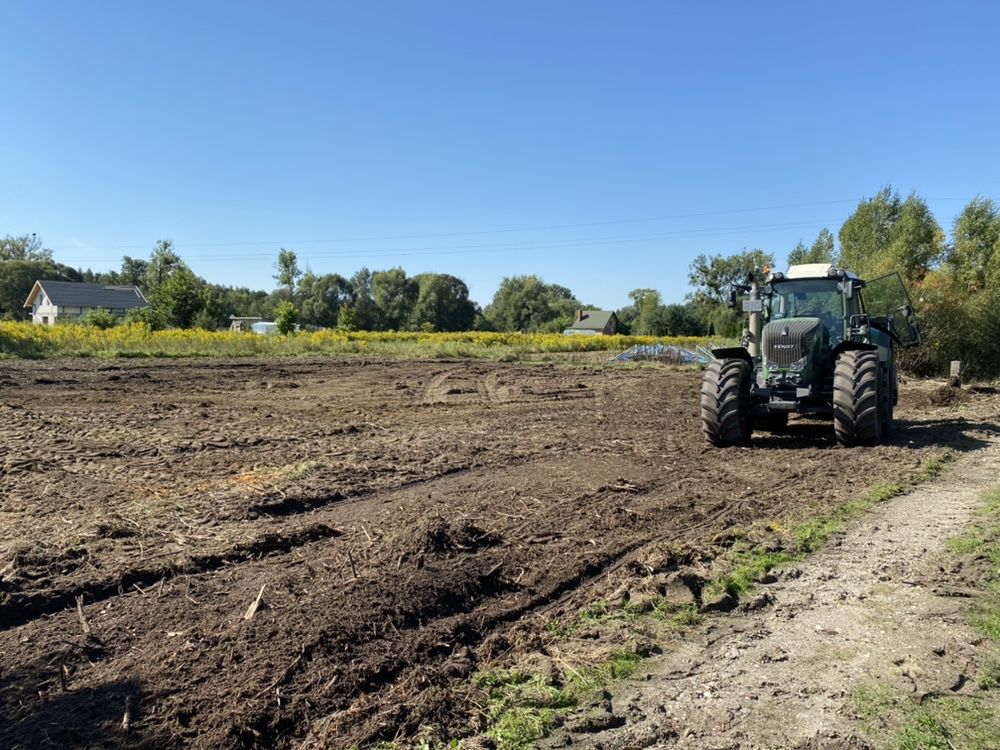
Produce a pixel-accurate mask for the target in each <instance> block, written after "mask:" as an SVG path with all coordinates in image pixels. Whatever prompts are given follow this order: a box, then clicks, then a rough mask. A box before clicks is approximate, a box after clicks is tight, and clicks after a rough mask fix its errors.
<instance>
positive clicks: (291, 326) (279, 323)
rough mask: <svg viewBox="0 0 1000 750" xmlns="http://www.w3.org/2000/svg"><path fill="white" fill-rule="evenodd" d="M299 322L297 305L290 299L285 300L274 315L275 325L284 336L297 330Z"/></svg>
mask: <svg viewBox="0 0 1000 750" xmlns="http://www.w3.org/2000/svg"><path fill="white" fill-rule="evenodd" d="M298 322H299V311H298V310H296V309H295V305H294V304H293V303H291V302H289V301H288V300H285V301H284V302H282V303H281V304H280V305H278V310H277V312H276V313H275V315H274V327H275V330H277V331H278V333H280V334H282V335H283V336H287V335H288V334H290V333H292V332H293V331H294V330H295V326H296V325H297V324H298Z"/></svg>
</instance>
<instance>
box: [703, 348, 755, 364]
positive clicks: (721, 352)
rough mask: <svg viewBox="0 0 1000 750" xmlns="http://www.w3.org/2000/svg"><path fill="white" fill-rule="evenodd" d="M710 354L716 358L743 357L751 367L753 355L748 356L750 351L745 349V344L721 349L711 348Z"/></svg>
mask: <svg viewBox="0 0 1000 750" xmlns="http://www.w3.org/2000/svg"><path fill="white" fill-rule="evenodd" d="M712 354H714V355H715V356H716V357H717V358H718V359H745V360H746V361H747V362H749V363H750V366H751V367H753V357H751V356H750V352H748V351H747V349H746V347H745V346H728V347H723V348H721V349H713V350H712Z"/></svg>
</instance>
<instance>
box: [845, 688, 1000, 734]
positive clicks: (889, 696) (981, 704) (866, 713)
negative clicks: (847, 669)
mask: <svg viewBox="0 0 1000 750" xmlns="http://www.w3.org/2000/svg"><path fill="white" fill-rule="evenodd" d="M850 702H851V707H852V709H853V710H854V713H855V715H856V716H857V717H858V718H859V719H860V720H861V723H862V726H863V727H864V728H865V731H866V732H868V733H869V734H873V735H877V736H878V737H879V739H880V741H881V742H880V744H881V745H883V746H885V747H887V748H892V749H893V750H953V749H954V748H963V749H964V750H993V748H997V747H1000V717H998V716H997V714H996V711H995V710H994V709H993V707H992V706H991V705H990V704H989V703H988V702H987V701H986V700H984V699H983V698H982V697H978V696H969V697H967V696H958V697H952V696H942V695H930V696H925V697H924V698H921V699H919V700H917V699H915V698H911V697H910V696H906V695H903V694H902V693H899V692H896V691H894V690H892V688H890V687H888V686H885V685H875V686H870V685H863V686H861V687H859V688H858V689H856V690H855V691H854V693H853V694H852V695H851V701H850Z"/></svg>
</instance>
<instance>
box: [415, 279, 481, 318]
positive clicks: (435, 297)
mask: <svg viewBox="0 0 1000 750" xmlns="http://www.w3.org/2000/svg"><path fill="white" fill-rule="evenodd" d="M414 280H415V281H416V282H417V284H418V285H419V293H418V295H417V302H416V304H415V305H414V307H413V315H412V317H411V322H410V324H411V327H412V328H416V329H421V330H427V329H430V330H432V331H469V330H471V329H472V327H473V325H474V324H475V320H476V314H477V312H478V311H477V309H476V304H475V303H474V302H472V301H471V300H470V299H469V287H467V286H466V285H465V282H464V281H462V280H461V279H459V278H457V277H455V276H451V275H449V274H446V273H425V274H420V275H419V276H415V277H414Z"/></svg>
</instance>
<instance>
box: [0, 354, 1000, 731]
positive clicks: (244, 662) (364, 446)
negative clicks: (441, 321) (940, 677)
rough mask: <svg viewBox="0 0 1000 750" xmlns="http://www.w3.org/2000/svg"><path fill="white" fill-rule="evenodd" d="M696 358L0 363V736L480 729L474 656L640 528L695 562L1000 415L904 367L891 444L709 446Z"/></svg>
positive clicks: (595, 576) (566, 596)
mask: <svg viewBox="0 0 1000 750" xmlns="http://www.w3.org/2000/svg"><path fill="white" fill-rule="evenodd" d="M699 379H700V374H699V373H697V372H692V371H673V370H670V369H666V368H642V369H617V368H612V367H606V366H590V367H580V366H573V367H569V366H558V365H553V364H517V365H514V364H494V363H468V362H442V361H436V362H393V361H375V362H359V361H356V360H354V361H337V360H325V359H317V360H304V359H290V360H238V361H225V360H176V361H125V360H116V361H107V360H93V361H90V360H73V361H42V362H25V361H18V362H0V747H3V748H7V747H45V746H51V747H66V746H97V747H122V746H124V747H199V748H251V747H278V748H288V747H302V748H320V747H333V748H337V747H345V748H346V747H352V746H355V745H360V746H366V745H371V744H375V743H377V742H379V741H383V740H393V739H394V738H397V737H404V738H405V737H407V736H411V735H412V734H413V733H414V732H415V731H416V730H417V728H418V727H419V726H421V725H428V724H436V725H439V726H440V727H442V728H443V731H444V733H445V734H446V735H448V736H457V737H461V736H466V735H469V734H473V733H475V732H476V731H478V730H479V729H481V724H480V722H481V715H480V714H481V705H480V704H478V703H477V700H478V699H477V696H476V692H475V690H474V688H473V687H472V684H471V679H470V678H471V676H472V675H473V674H474V673H475V672H476V671H477V670H479V669H482V668H483V667H484V666H486V665H488V664H490V663H491V662H492V661H493V660H496V659H499V658H502V657H504V655H505V654H508V653H509V652H510V650H511V649H512V648H514V647H515V645H514V644H516V643H517V642H518V639H519V638H521V637H523V634H524V633H525V632H527V631H530V630H531V629H532V628H534V629H538V628H540V627H541V624H542V623H543V622H544V621H545V619H546V618H548V617H550V616H552V615H553V614H559V613H562V612H566V611H570V610H571V609H572V608H573V607H577V606H581V605H582V604H585V603H586V602H588V601H589V600H591V599H592V598H594V597H595V596H596V595H597V593H596V592H598V591H601V592H604V591H606V590H607V589H608V588H609V587H610V586H611V585H612V584H613V583H614V581H615V580H617V578H620V577H624V576H627V575H629V572H628V571H629V570H630V568H629V564H630V563H631V562H634V561H635V560H636V559H639V558H640V557H642V556H643V555H645V554H647V552H648V550H649V549H650V547H651V546H653V545H656V546H657V547H658V548H659V547H663V546H667V547H669V549H671V550H673V554H675V555H678V556H681V557H683V556H684V554H685V553H686V551H694V550H698V551H699V554H711V550H712V549H714V548H715V547H714V545H717V544H718V540H719V539H724V538H725V537H726V534H727V533H728V532H730V531H731V530H732V529H734V528H736V527H745V526H747V525H750V524H752V523H754V522H755V521H759V520H762V519H784V520H791V521H794V520H796V519H803V518H806V517H808V516H809V515H810V514H815V513H816V512H817V511H818V510H820V509H823V508H825V507H833V506H835V505H837V504H839V503H842V502H844V501H846V500H848V499H849V498H852V497H856V496H858V495H860V494H862V493H863V492H864V491H865V490H866V489H868V488H869V487H871V486H872V485H873V484H874V483H876V482H877V481H883V480H886V479H895V480H901V481H906V480H907V479H910V478H913V477H915V476H917V475H918V474H919V473H920V472H921V467H922V466H923V465H924V464H925V463H926V462H927V461H929V460H930V459H931V458H932V457H936V456H939V455H940V452H941V449H942V448H944V447H950V448H952V449H955V450H956V451H975V450H977V449H978V448H980V447H981V446H983V445H984V444H985V443H984V442H983V441H982V440H981V439H979V438H978V437H976V436H977V434H978V430H980V429H982V428H984V427H987V426H991V425H992V424H993V423H994V422H996V421H997V415H998V414H1000V403H998V402H1000V399H998V398H997V397H996V396H992V395H975V394H968V395H966V396H965V397H964V398H965V399H966V403H965V404H964V407H965V408H964V409H963V410H962V411H961V412H959V411H958V410H957V408H956V405H955V404H953V403H948V401H949V399H945V398H941V397H940V394H939V393H938V391H935V390H930V389H928V388H921V387H918V386H919V384H913V385H910V386H909V387H905V388H904V391H903V394H902V402H901V404H900V406H899V409H898V411H897V416H898V418H899V420H900V421H899V431H898V433H897V435H896V436H895V437H894V439H893V441H892V443H891V444H889V445H885V446H880V447H878V448H876V449H844V448H839V447H837V446H835V444H834V443H833V439H832V429H831V428H829V426H828V425H826V424H825V423H818V422H806V421H802V422H794V423H793V424H792V425H791V427H790V430H789V432H788V434H787V435H782V436H770V435H767V434H761V435H760V436H759V437H758V438H755V445H754V447H753V448H749V449H746V448H732V449H725V450H717V449H711V448H709V447H708V446H707V445H706V444H705V443H704V441H703V440H702V437H701V433H700V421H699V418H698V408H697V403H698V386H699ZM255 603H256V605H255ZM126 717H127V721H125V722H123V719H125V718H126ZM123 723H124V724H127V725H128V726H127V727H125V726H123Z"/></svg>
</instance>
